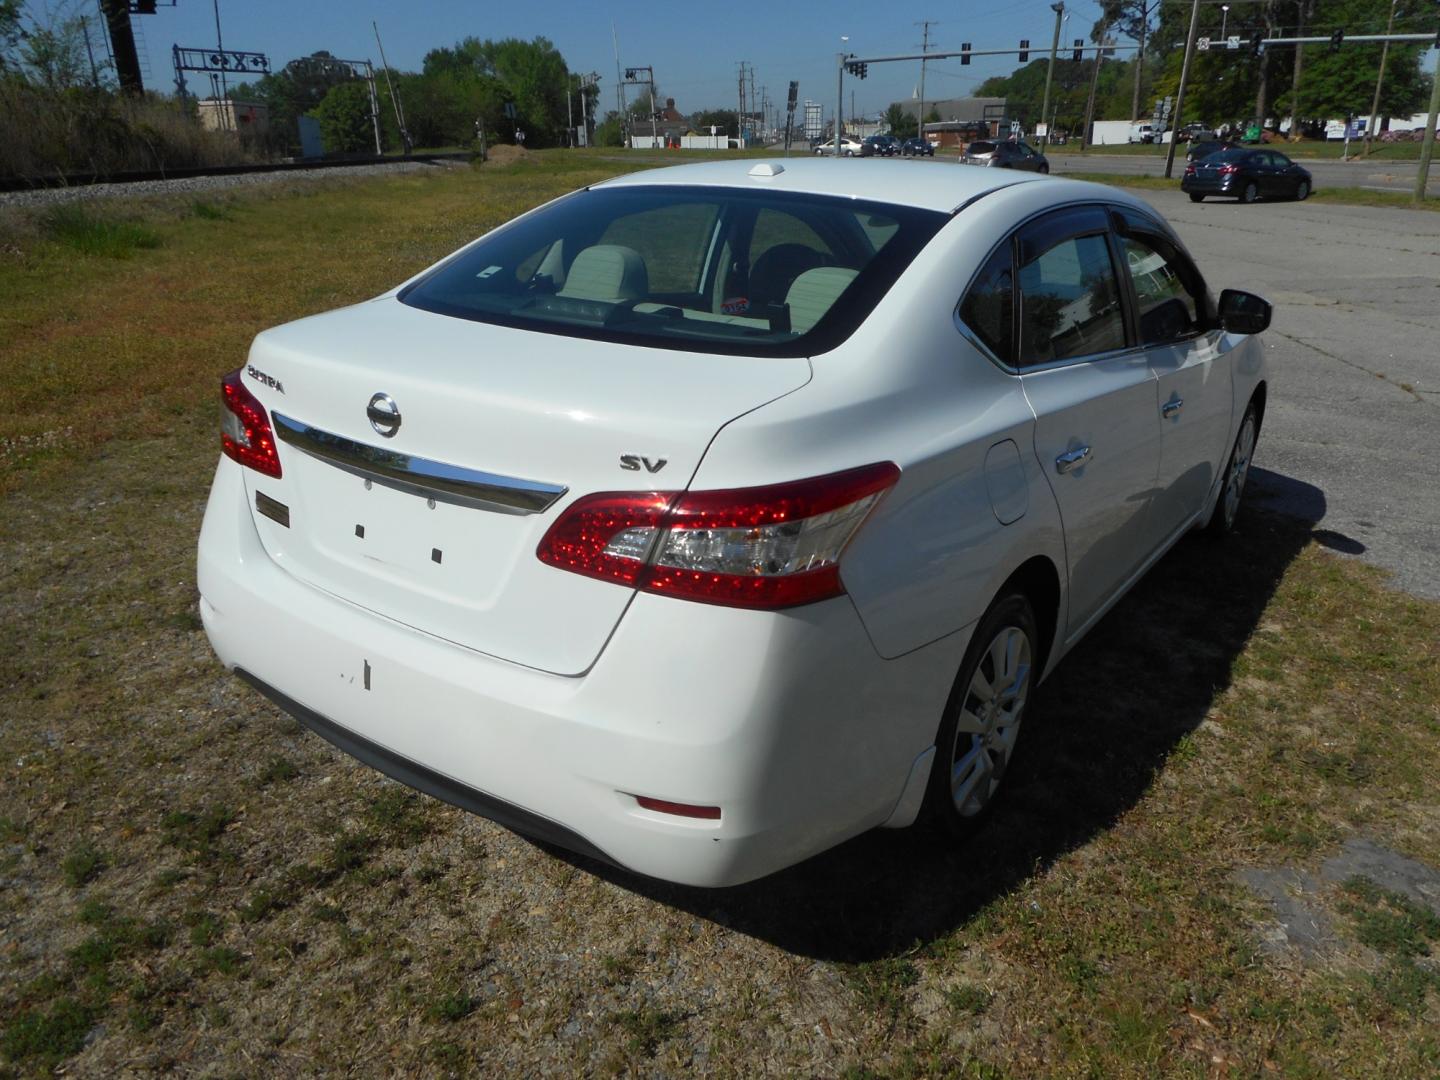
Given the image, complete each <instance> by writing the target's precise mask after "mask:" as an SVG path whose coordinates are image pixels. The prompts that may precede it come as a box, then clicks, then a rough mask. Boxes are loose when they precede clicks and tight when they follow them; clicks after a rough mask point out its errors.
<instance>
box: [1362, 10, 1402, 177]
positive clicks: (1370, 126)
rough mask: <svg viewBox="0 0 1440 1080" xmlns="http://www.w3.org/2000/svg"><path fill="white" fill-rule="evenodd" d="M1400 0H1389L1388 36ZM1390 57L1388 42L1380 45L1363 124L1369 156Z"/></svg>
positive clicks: (1386, 26)
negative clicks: (1372, 95) (1372, 94)
mask: <svg viewBox="0 0 1440 1080" xmlns="http://www.w3.org/2000/svg"><path fill="white" fill-rule="evenodd" d="M1399 3H1400V0H1390V21H1389V22H1388V23H1386V24H1385V36H1386V38H1389V36H1390V34H1391V32H1392V31H1393V30H1394V29H1395V8H1396V6H1397V5H1398V4H1399ZM1389 57H1390V42H1389V41H1388V40H1387V41H1386V42H1385V44H1384V45H1382V46H1380V74H1379V75H1377V76H1376V77H1375V100H1374V101H1372V102H1371V103H1370V122H1369V123H1367V124H1366V125H1365V156H1366V157H1367V158H1368V157H1369V156H1370V139H1371V137H1372V136H1373V135H1374V134H1375V125H1376V124H1378V123H1379V122H1380V87H1381V86H1383V85H1384V84H1385V61H1386V60H1387V59H1389Z"/></svg>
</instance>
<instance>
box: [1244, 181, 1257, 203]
mask: <svg viewBox="0 0 1440 1080" xmlns="http://www.w3.org/2000/svg"><path fill="white" fill-rule="evenodd" d="M1259 194H1260V189H1259V188H1257V187H1256V186H1255V182H1254V181H1253V180H1252V181H1250V182H1249V183H1247V184H1246V185H1245V187H1244V188H1243V189H1242V190H1241V192H1240V201H1241V202H1242V203H1253V202H1254V201H1255V198H1256V196H1258V195H1259Z"/></svg>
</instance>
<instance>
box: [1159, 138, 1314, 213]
mask: <svg viewBox="0 0 1440 1080" xmlns="http://www.w3.org/2000/svg"><path fill="white" fill-rule="evenodd" d="M1180 190H1181V191H1184V192H1188V193H1189V195H1190V201H1191V202H1197V203H1198V202H1201V201H1203V200H1204V199H1205V197H1206V196H1208V195H1233V196H1234V197H1235V198H1237V199H1239V200H1240V201H1241V202H1243V203H1252V202H1254V201H1255V200H1256V199H1261V198H1263V199H1301V200H1303V199H1307V198H1309V196H1310V193H1311V192H1312V191H1314V190H1315V181H1314V178H1313V177H1311V175H1310V170H1309V169H1306V168H1305V167H1304V166H1301V165H1297V164H1296V163H1295V162H1293V161H1291V160H1290V159H1289V158H1288V157H1286V156H1285V155H1284V154H1282V153H1279V152H1278V151H1275V150H1243V149H1234V150H1222V151H1220V152H1219V153H1217V154H1211V155H1210V156H1209V157H1206V158H1202V159H1200V160H1199V161H1196V162H1193V163H1191V164H1189V165H1186V166H1185V174H1184V175H1183V176H1182V177H1181V178H1180Z"/></svg>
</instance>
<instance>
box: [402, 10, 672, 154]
mask: <svg viewBox="0 0 1440 1080" xmlns="http://www.w3.org/2000/svg"><path fill="white" fill-rule="evenodd" d="M424 73H425V74H426V75H427V76H435V75H440V74H442V73H448V74H450V75H452V76H454V77H455V78H457V79H461V80H463V79H469V78H474V79H479V78H487V79H493V80H496V81H498V82H499V83H500V84H502V85H503V86H504V88H505V90H506V92H507V94H508V97H507V100H508V101H510V102H513V103H514V105H515V108H516V112H517V113H518V116H517V118H516V120H515V125H516V126H517V127H519V128H521V129H522V130H524V132H525V138H526V145H527V146H556V145H559V144H560V143H561V142H562V141H563V135H564V133H565V124H566V119H565V116H566V108H565V106H566V99H567V93H568V90H569V86H570V72H569V69H568V68H567V67H566V66H565V58H564V57H563V56H561V55H560V52H559V50H558V49H556V48H555V46H554V45H553V44H552V43H551V42H550V40H549V39H548V38H543V37H537V38H535V39H534V40H533V41H522V40H521V39H519V38H505V39H503V40H501V41H489V40H486V41H481V40H479V39H478V38H474V37H467V38H465V39H463V40H462V41H459V42H457V43H456V44H455V45H453V46H450V47H448V48H441V49H432V50H431V51H430V52H428V53H426V54H425V61H424ZM502 104H503V103H502ZM648 108H649V107H648V105H647V106H646V109H647V111H648ZM507 134H508V132H507Z"/></svg>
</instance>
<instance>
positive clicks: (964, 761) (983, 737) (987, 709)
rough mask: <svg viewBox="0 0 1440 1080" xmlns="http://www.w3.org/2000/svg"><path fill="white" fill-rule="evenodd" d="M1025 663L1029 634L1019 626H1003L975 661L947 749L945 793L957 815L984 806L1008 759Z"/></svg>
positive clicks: (1024, 693) (1026, 678)
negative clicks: (952, 738) (948, 786)
mask: <svg viewBox="0 0 1440 1080" xmlns="http://www.w3.org/2000/svg"><path fill="white" fill-rule="evenodd" d="M982 640H983V639H982ZM1030 668H1031V649H1030V637H1029V635H1028V634H1027V633H1026V632H1025V631H1024V630H1023V629H1021V628H1020V627H1018V626H1002V627H1001V628H1000V629H999V631H998V632H997V633H996V635H995V637H994V638H993V639H992V640H991V642H990V645H989V647H988V648H986V650H985V652H984V653H983V654H982V655H981V657H980V661H979V662H978V663H977V664H976V665H975V671H974V674H973V675H972V676H971V679H970V685H969V686H968V687H967V688H966V689H965V697H964V700H963V701H962V702H961V704H960V713H959V716H958V717H957V718H956V723H955V745H954V746H953V747H952V748H951V751H950V798H951V800H952V801H953V803H954V805H955V812H956V813H957V814H959V815H960V817H962V818H972V817H974V816H976V815H977V814H979V813H980V811H982V810H983V809H985V806H986V805H987V804H988V803H989V802H990V799H991V798H992V797H993V796H994V794H995V791H996V789H997V788H998V787H999V786H1000V781H1001V779H1002V778H1003V777H1004V775H1005V770H1006V768H1007V767H1008V766H1009V764H1010V758H1011V755H1012V754H1013V753H1014V750H1015V741H1016V739H1017V738H1018V736H1019V734H1020V721H1021V720H1022V719H1023V717H1024V713H1025V702H1026V699H1027V698H1028V697H1029V694H1030Z"/></svg>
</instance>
